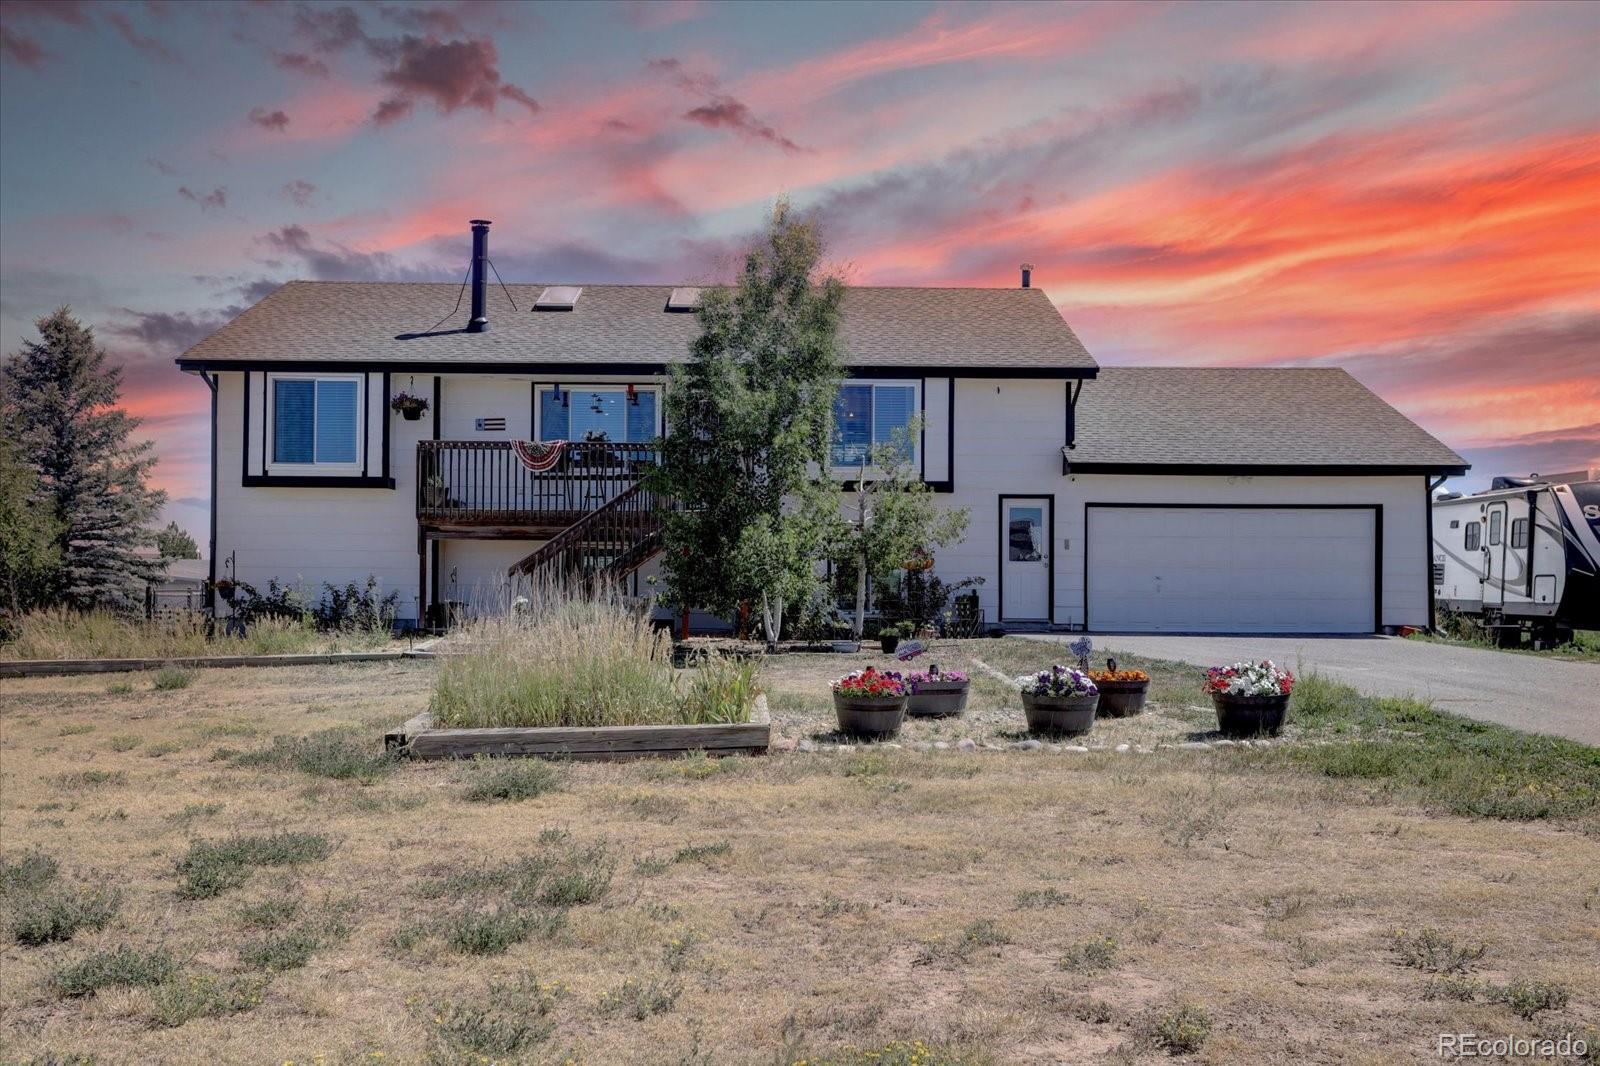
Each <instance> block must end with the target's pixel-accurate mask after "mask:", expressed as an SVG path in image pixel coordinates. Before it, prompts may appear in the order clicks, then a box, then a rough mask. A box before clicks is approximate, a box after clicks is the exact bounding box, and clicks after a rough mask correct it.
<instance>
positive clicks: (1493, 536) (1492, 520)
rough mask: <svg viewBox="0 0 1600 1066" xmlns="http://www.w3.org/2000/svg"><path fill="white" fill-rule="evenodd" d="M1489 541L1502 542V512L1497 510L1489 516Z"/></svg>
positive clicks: (1493, 542)
mask: <svg viewBox="0 0 1600 1066" xmlns="http://www.w3.org/2000/svg"><path fill="white" fill-rule="evenodd" d="M1489 543H1490V544H1499V543H1500V512H1499V511H1496V512H1495V513H1494V514H1492V515H1490V516H1489Z"/></svg>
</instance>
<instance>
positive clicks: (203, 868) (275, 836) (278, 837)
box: [178, 832, 333, 899]
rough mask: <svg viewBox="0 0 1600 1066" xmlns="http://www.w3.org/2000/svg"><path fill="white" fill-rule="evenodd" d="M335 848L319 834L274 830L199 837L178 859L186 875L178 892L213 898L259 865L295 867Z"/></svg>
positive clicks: (182, 875)
mask: <svg viewBox="0 0 1600 1066" xmlns="http://www.w3.org/2000/svg"><path fill="white" fill-rule="evenodd" d="M332 850H333V845H332V844H331V843H330V842H329V841H328V838H327V837H325V836H322V835H320V834H317V833H288V832H284V833H270V834H267V835H265V836H232V837H228V838H226V839H223V840H217V841H203V840H197V841H194V842H193V843H191V844H190V845H189V852H188V854H187V855H185V856H184V857H183V858H181V859H179V860H178V876H179V877H180V878H182V882H181V884H179V886H178V895H179V897H180V898H183V899H209V898H211V897H212V896H217V895H220V894H222V893H223V892H226V891H227V890H229V889H232V888H238V887H239V886H240V885H242V884H244V883H245V881H246V880H247V879H248V877H249V871H250V868H251V867H255V866H295V865H299V864H301V863H306V862H315V861H317V860H318V859H324V858H326V857H327V856H328V853H329V852H330V851H332Z"/></svg>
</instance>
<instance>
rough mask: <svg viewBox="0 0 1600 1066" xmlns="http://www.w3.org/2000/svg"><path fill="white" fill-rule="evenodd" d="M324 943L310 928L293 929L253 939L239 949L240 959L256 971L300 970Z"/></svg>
mask: <svg viewBox="0 0 1600 1066" xmlns="http://www.w3.org/2000/svg"><path fill="white" fill-rule="evenodd" d="M322 946H323V942H322V938H321V937H320V936H318V935H317V934H316V933H315V932H314V931H312V930H310V929H291V930H289V931H288V932H285V933H275V934H273V935H271V936H267V937H263V938H261V939H260V940H255V941H252V942H250V943H248V944H246V945H244V946H243V947H241V948H240V949H239V961H240V962H242V963H243V964H244V965H246V966H248V967H250V968H251V969H253V970H267V971H277V970H298V969H299V968H300V967H302V966H304V965H305V964H306V963H308V962H310V961H311V956H312V955H313V954H315V953H316V950H317V949H318V948H320V947H322Z"/></svg>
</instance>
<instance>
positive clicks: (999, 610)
mask: <svg viewBox="0 0 1600 1066" xmlns="http://www.w3.org/2000/svg"><path fill="white" fill-rule="evenodd" d="M1007 500H1044V501H1045V505H1046V506H1045V513H1046V515H1047V516H1048V520H1049V522H1050V536H1049V537H1048V538H1047V540H1048V550H1049V553H1050V554H1049V561H1048V562H1047V563H1046V564H1045V569H1046V573H1047V577H1046V581H1045V584H1046V587H1047V591H1046V598H1045V616H1044V618H1043V619H1039V618H1013V619H1012V621H1014V622H1039V621H1043V622H1045V623H1046V624H1048V625H1055V622H1056V497H1055V494H1054V493H1050V492H1002V493H1000V496H999V500H998V502H997V507H996V512H995V525H996V530H995V546H994V555H995V586H996V593H995V609H994V615H995V620H996V621H998V622H999V623H1000V624H1001V625H1004V624H1005V622H1006V616H1005V615H1006V543H1007V536H1006V534H1008V532H1009V531H1008V528H1007V526H1006V501H1007Z"/></svg>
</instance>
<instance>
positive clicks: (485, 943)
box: [442, 907, 555, 955]
mask: <svg viewBox="0 0 1600 1066" xmlns="http://www.w3.org/2000/svg"><path fill="white" fill-rule="evenodd" d="M550 921H551V920H550V918H549V917H548V916H545V915H540V914H537V913H534V912H532V911H525V910H522V909H520V908H517V907H498V908H496V909H495V910H492V911H473V912H469V913H466V914H459V915H457V916H456V917H454V918H452V919H449V920H447V921H446V922H445V923H444V926H443V929H442V932H443V934H444V941H445V943H446V944H449V945H450V947H451V948H452V949H453V950H455V951H458V952H460V953H461V954H463V955H504V954H505V953H506V951H507V949H509V948H510V947H511V945H513V944H520V943H522V941H524V940H526V939H528V937H529V936H531V935H532V934H533V932H534V931H535V930H536V929H539V928H541V927H543V928H546V929H548V930H549V931H550V932H551V933H553V932H554V931H555V929H554V928H552V927H551V925H550Z"/></svg>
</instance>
